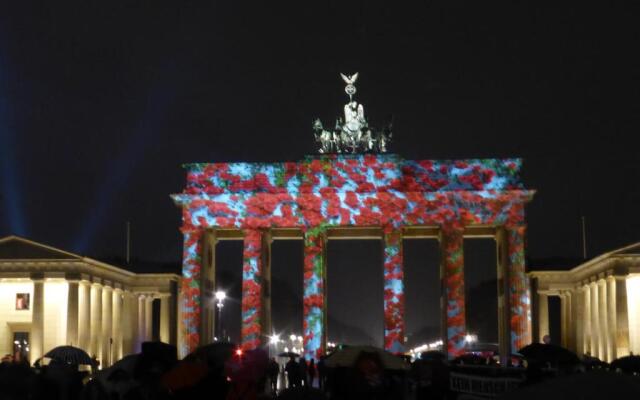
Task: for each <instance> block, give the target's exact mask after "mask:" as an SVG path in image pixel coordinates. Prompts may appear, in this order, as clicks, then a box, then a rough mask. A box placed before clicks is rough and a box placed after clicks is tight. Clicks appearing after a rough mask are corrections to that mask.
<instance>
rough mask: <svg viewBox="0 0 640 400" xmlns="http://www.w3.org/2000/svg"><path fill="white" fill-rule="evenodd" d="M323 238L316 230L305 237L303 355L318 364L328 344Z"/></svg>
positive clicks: (324, 238) (324, 237)
mask: <svg viewBox="0 0 640 400" xmlns="http://www.w3.org/2000/svg"><path fill="white" fill-rule="evenodd" d="M326 244H327V242H326V235H325V232H324V231H322V230H321V229H319V228H312V229H309V230H307V231H306V232H305V233H304V279H303V293H304V294H303V322H302V324H303V331H304V355H305V357H306V358H307V359H310V358H313V359H315V360H319V359H320V357H321V356H323V355H324V353H325V349H326V342H327V336H326V334H327V314H326V311H327V309H326V308H327V304H326V297H325V296H326V266H327V264H326V263H327V259H326Z"/></svg>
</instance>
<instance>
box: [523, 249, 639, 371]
mask: <svg viewBox="0 0 640 400" xmlns="http://www.w3.org/2000/svg"><path fill="white" fill-rule="evenodd" d="M529 277H530V278H531V289H532V290H531V291H532V293H534V296H533V299H532V300H533V301H532V312H533V316H534V318H533V338H534V341H540V340H541V339H542V337H543V336H544V335H546V334H548V333H549V328H550V327H549V296H557V297H559V298H560V321H561V322H560V332H561V345H562V346H564V347H567V348H569V349H571V350H573V351H575V352H576V353H577V354H578V355H583V354H587V353H588V354H590V355H591V356H594V357H598V358H599V359H601V360H603V361H607V362H611V361H612V360H615V359H616V358H620V357H623V356H626V355H629V354H630V353H633V354H640V243H636V244H633V245H630V246H627V247H623V248H621V249H618V250H614V251H611V252H608V253H605V254H602V255H600V256H598V257H596V258H594V259H592V260H590V261H587V262H585V263H583V264H581V265H579V266H577V267H575V268H573V269H572V270H569V271H533V272H530V273H529Z"/></svg>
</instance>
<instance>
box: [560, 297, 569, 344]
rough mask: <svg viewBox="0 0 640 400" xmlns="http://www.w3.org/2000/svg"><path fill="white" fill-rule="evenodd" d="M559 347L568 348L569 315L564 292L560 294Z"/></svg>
mask: <svg viewBox="0 0 640 400" xmlns="http://www.w3.org/2000/svg"><path fill="white" fill-rule="evenodd" d="M558 297H560V345H561V346H562V347H565V348H568V347H569V339H568V336H569V335H568V333H569V315H568V312H567V311H568V309H569V307H568V304H567V303H568V300H567V294H566V293H565V292H562V293H560V295H559V296H558Z"/></svg>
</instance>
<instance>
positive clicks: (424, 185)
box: [172, 154, 533, 359]
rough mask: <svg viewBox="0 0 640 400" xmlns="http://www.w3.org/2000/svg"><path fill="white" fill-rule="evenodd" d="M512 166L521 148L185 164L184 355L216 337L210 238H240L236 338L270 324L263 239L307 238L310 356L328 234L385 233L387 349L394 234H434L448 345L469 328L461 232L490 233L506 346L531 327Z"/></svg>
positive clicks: (457, 350)
mask: <svg viewBox="0 0 640 400" xmlns="http://www.w3.org/2000/svg"><path fill="white" fill-rule="evenodd" d="M520 167H521V161H520V160H519V159H484V160H445V161H435V160H422V161H412V160H404V159H402V158H401V157H399V156H398V155H394V154H355V155H343V154H340V155H336V154H333V155H317V156H308V157H306V158H305V159H303V160H302V161H299V162H284V163H268V164H258V163H211V164H189V165H186V169H187V185H186V188H185V189H184V191H183V192H182V193H180V194H176V195H173V196H172V197H173V199H174V201H175V202H176V204H177V205H179V206H180V207H181V208H182V233H183V234H184V254H183V270H182V275H183V284H182V291H181V301H180V312H181V318H180V323H181V326H180V332H181V335H180V343H181V348H180V351H181V353H182V355H186V354H187V353H189V352H190V351H192V350H193V349H194V348H195V347H197V346H198V345H200V344H204V343H208V342H210V341H211V340H212V338H213V335H212V331H211V329H212V326H213V318H214V315H215V313H214V309H213V307H214V304H213V303H214V302H213V299H212V296H213V291H214V287H215V265H214V264H215V261H214V260H215V243H216V242H217V240H223V239H236V240H243V241H244V251H243V271H242V329H241V336H242V338H241V341H242V346H243V348H245V349H252V348H256V347H258V346H261V345H262V344H264V343H265V338H266V336H267V335H269V334H271V315H270V314H271V306H270V304H271V301H270V297H271V288H270V278H271V277H270V275H271V272H270V243H271V241H272V240H273V239H301V240H304V264H303V268H304V279H303V280H304V282H303V285H304V299H303V303H304V304H303V305H304V311H303V314H304V317H303V318H304V321H303V329H304V351H305V356H306V357H307V358H315V359H318V358H319V357H320V356H321V355H323V354H324V352H325V345H326V340H327V334H326V332H327V322H326V321H327V316H326V310H327V307H326V305H327V299H326V285H325V280H326V269H327V264H326V262H327V257H326V244H327V239H331V238H363V237H366V238H379V239H381V240H383V242H384V245H383V248H384V310H383V311H384V346H385V349H387V350H389V351H392V352H400V351H402V350H403V347H404V337H405V335H404V312H405V304H404V284H403V278H404V272H403V256H402V240H403V238H437V239H438V240H439V241H440V244H441V246H440V248H441V266H440V273H441V274H440V275H441V283H442V284H441V289H442V290H441V310H442V311H441V314H442V317H441V321H442V332H443V342H444V344H445V349H446V351H447V353H448V356H449V357H455V356H457V355H459V354H461V352H462V351H463V350H464V337H465V335H466V333H467V332H466V328H465V297H464V293H465V292H464V257H463V239H464V238H465V237H492V238H495V239H496V242H497V251H498V257H497V258H498V290H497V291H498V296H499V301H498V304H499V310H498V313H499V318H498V320H499V340H500V348H501V349H500V350H501V354H503V355H505V357H506V355H508V354H509V353H510V352H512V351H516V350H517V349H519V348H521V347H522V346H524V345H526V344H528V343H529V342H530V338H531V315H530V314H531V313H530V300H529V299H530V296H529V290H528V287H529V285H528V282H527V276H526V275H525V264H524V260H525V258H524V235H525V218H524V215H525V214H524V207H525V204H526V203H527V202H528V201H530V200H531V198H532V196H533V191H530V190H526V189H525V188H524V186H523V184H522V183H521V181H520V178H519V172H520ZM425 267H426V266H425ZM381 311H382V310H381Z"/></svg>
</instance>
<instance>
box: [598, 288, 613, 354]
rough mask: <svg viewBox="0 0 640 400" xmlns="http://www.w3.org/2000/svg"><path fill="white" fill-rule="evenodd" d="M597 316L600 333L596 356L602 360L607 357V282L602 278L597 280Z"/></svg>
mask: <svg viewBox="0 0 640 400" xmlns="http://www.w3.org/2000/svg"><path fill="white" fill-rule="evenodd" d="M597 285H598V318H599V320H600V334H599V337H598V338H599V341H598V349H599V351H598V354H599V356H598V358H600V359H601V360H603V361H607V362H609V361H611V360H610V359H609V324H608V323H607V283H606V281H605V280H604V279H599V280H598V283H597Z"/></svg>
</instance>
